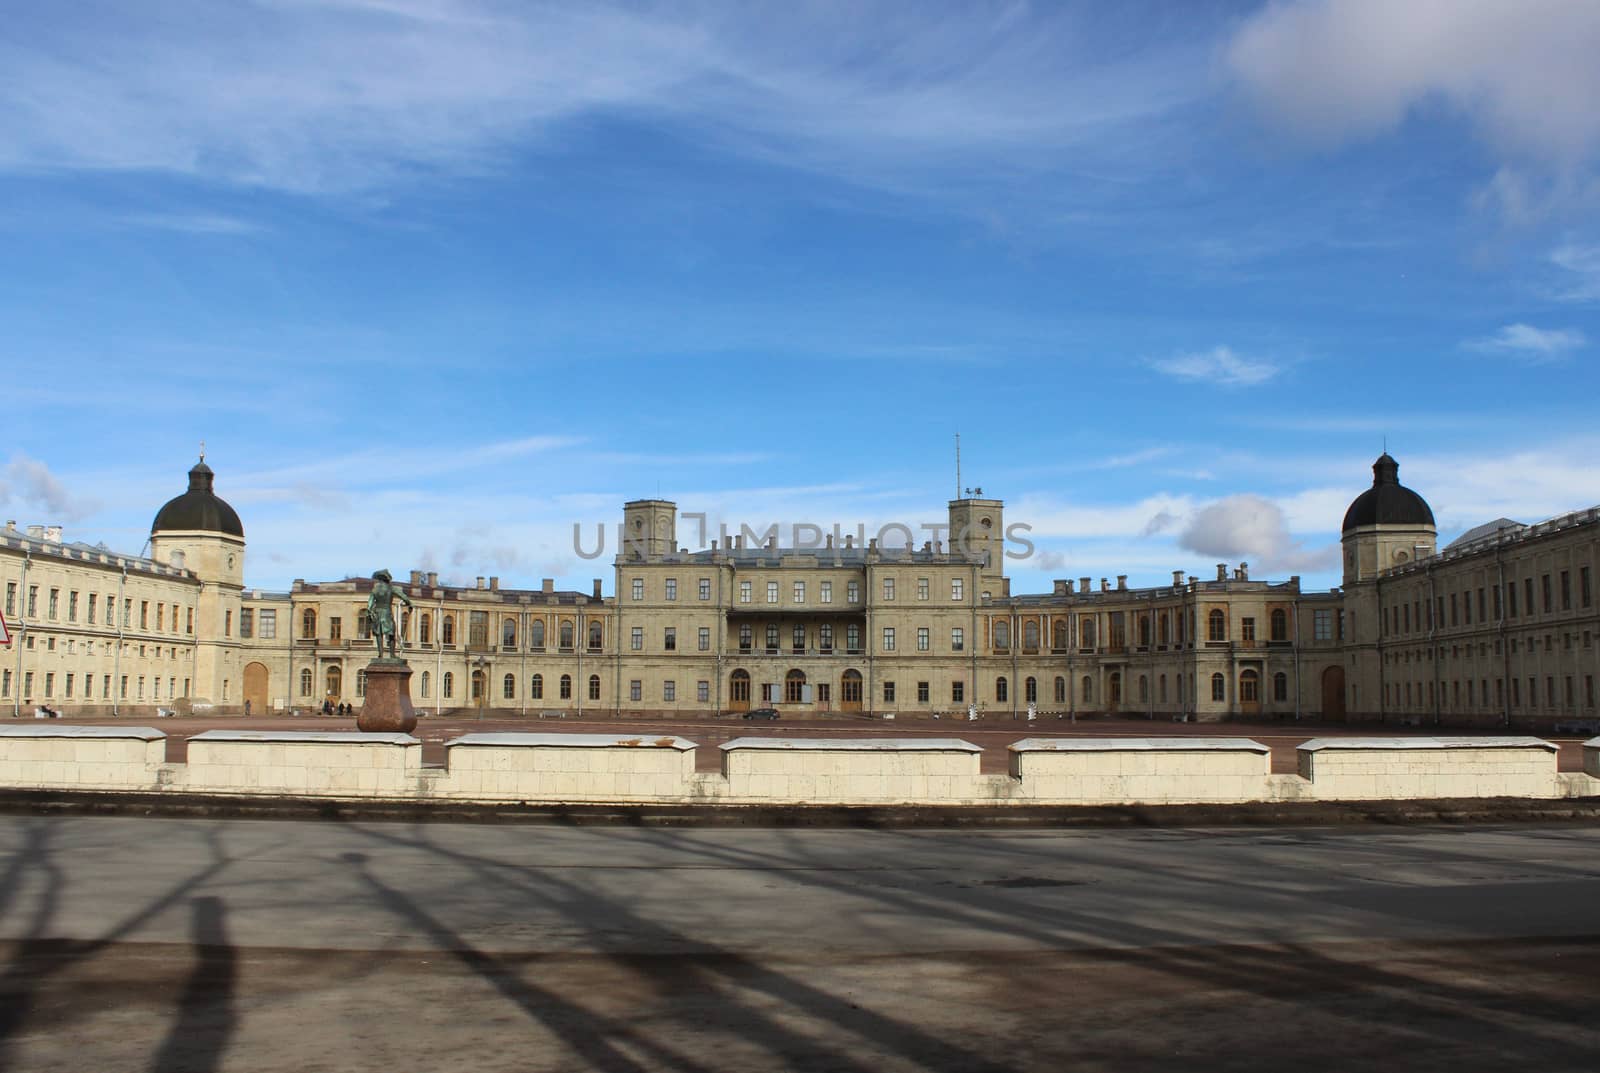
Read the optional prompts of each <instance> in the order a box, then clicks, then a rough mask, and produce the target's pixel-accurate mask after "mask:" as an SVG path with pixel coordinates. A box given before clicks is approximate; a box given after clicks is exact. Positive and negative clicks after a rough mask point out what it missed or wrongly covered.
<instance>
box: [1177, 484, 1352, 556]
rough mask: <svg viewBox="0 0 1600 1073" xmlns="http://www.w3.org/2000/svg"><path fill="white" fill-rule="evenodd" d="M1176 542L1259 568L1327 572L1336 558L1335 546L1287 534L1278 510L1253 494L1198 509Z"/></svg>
mask: <svg viewBox="0 0 1600 1073" xmlns="http://www.w3.org/2000/svg"><path fill="white" fill-rule="evenodd" d="M1335 524H1337V523H1335ZM1178 546H1179V547H1181V548H1184V549H1185V550H1188V551H1192V552H1195V553H1196V554H1199V555H1208V556H1213V557H1215V558H1218V559H1222V560H1227V561H1230V562H1231V561H1235V560H1242V561H1246V562H1249V563H1250V564H1251V565H1252V567H1254V568H1255V569H1256V570H1258V571H1274V572H1278V571H1290V570H1296V571H1298V570H1328V569H1332V568H1333V567H1334V566H1336V565H1337V564H1338V562H1339V553H1338V548H1337V546H1330V547H1324V548H1314V549H1307V548H1306V547H1305V546H1304V545H1303V544H1302V543H1300V542H1298V541H1296V540H1295V539H1294V538H1293V537H1292V536H1291V535H1290V534H1289V526H1288V521H1287V519H1286V518H1285V516H1284V512H1283V508H1281V507H1280V506H1278V504H1276V503H1274V502H1272V501H1271V500H1269V499H1264V498H1262V497H1261V496H1255V495H1236V496H1229V497H1228V498H1226V499H1219V500H1217V501H1216V502H1215V503H1210V504H1207V505H1206V506H1204V507H1201V508H1200V509H1199V510H1197V511H1195V512H1194V513H1193V514H1192V515H1191V516H1190V517H1189V521H1188V524H1187V525H1186V526H1185V527H1184V529H1183V532H1182V533H1180V534H1178Z"/></svg>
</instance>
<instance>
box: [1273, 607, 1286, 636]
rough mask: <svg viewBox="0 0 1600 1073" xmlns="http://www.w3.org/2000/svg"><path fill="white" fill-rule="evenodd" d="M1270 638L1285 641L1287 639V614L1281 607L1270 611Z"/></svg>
mask: <svg viewBox="0 0 1600 1073" xmlns="http://www.w3.org/2000/svg"><path fill="white" fill-rule="evenodd" d="M1272 639H1273V640H1274V641H1287V640H1288V639H1289V616H1288V614H1286V613H1285V612H1284V610H1283V608H1281V607H1278V608H1274V609H1273V611H1272Z"/></svg>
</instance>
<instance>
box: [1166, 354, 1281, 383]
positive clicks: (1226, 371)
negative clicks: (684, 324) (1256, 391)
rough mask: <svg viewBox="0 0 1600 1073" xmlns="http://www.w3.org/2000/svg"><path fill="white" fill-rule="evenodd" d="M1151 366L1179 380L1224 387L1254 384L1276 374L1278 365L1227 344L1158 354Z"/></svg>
mask: <svg viewBox="0 0 1600 1073" xmlns="http://www.w3.org/2000/svg"><path fill="white" fill-rule="evenodd" d="M1150 364H1151V366H1152V367H1153V368H1155V369H1156V370H1158V371H1160V372H1163V373H1166V374H1167V375H1168V376H1172V377H1176V378H1177V379H1179V380H1193V381H1200V382H1204V383H1208V384H1218V385H1220V386H1223V387H1254V386H1255V385H1257V384H1264V383H1266V382H1267V381H1268V380H1271V379H1272V378H1273V377H1275V376H1277V375H1278V373H1279V372H1280V371H1281V370H1280V368H1279V366H1277V365H1275V364H1273V363H1272V362H1270V361H1266V360H1263V359H1259V358H1245V357H1242V356H1240V355H1238V354H1235V353H1234V352H1233V350H1232V349H1231V348H1229V347H1225V346H1218V347H1212V348H1211V349H1210V350H1204V351H1199V352H1196V353H1192V354H1179V355H1177V356H1175V357H1171V358H1159V359H1157V360H1155V361H1152V362H1151V363H1150Z"/></svg>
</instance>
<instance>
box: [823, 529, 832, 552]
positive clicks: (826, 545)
mask: <svg viewBox="0 0 1600 1073" xmlns="http://www.w3.org/2000/svg"><path fill="white" fill-rule="evenodd" d="M824 547H826V548H827V549H828V550H829V551H832V550H833V534H832V533H829V534H828V536H827V543H826V544H825V545H824Z"/></svg>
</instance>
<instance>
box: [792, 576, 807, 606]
mask: <svg viewBox="0 0 1600 1073" xmlns="http://www.w3.org/2000/svg"><path fill="white" fill-rule="evenodd" d="M794 602H795V603H797V604H803V603H805V602H806V583H805V582H804V581H796V582H795V583H794Z"/></svg>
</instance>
